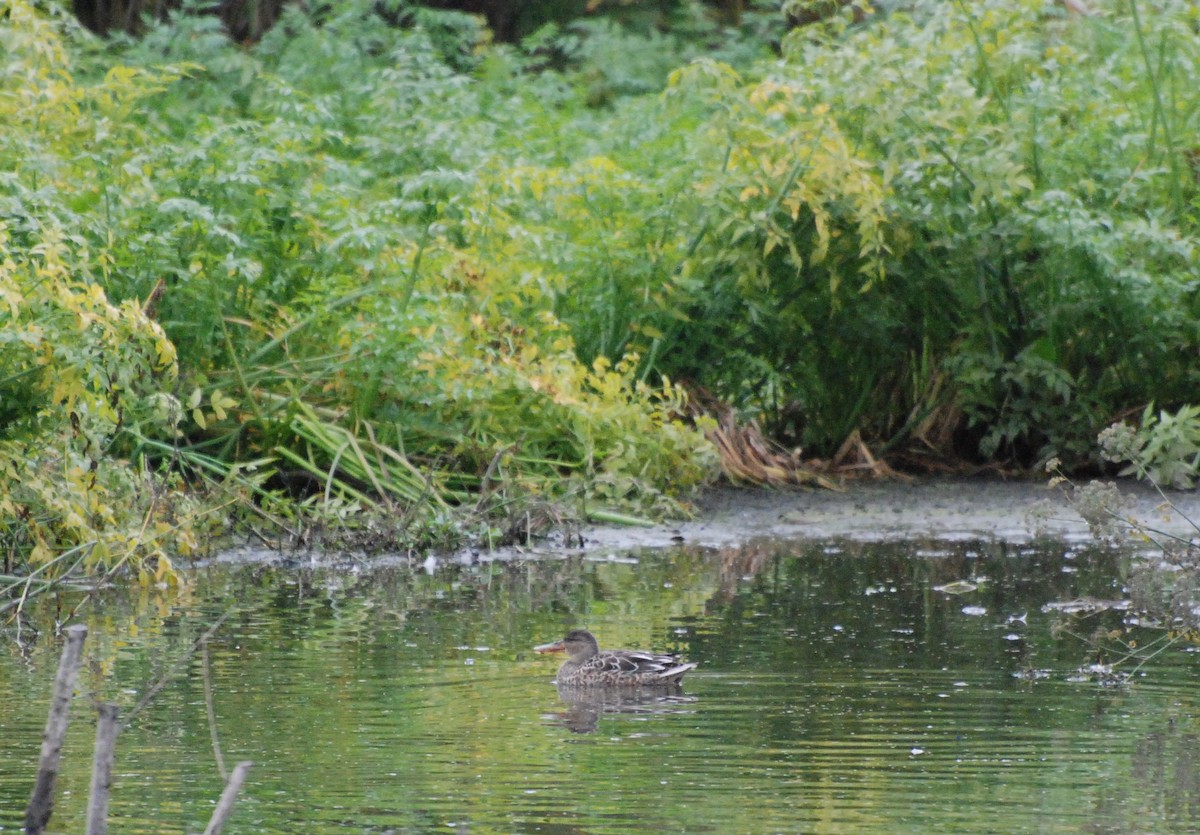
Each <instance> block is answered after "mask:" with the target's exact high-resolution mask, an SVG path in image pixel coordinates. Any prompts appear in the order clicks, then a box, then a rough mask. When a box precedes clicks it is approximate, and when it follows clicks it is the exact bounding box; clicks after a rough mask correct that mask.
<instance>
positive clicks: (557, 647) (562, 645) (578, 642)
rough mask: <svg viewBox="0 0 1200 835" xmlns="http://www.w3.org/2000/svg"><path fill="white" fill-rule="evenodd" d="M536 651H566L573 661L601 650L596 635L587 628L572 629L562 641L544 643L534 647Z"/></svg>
mask: <svg viewBox="0 0 1200 835" xmlns="http://www.w3.org/2000/svg"><path fill="white" fill-rule="evenodd" d="M533 651H534V652H565V653H566V654H567V655H569V656H571V660H572V661H581V660H583V659H584V658H590V657H592V656H593V655H595V654H596V653H598V652H599V651H600V645H599V644H597V643H596V638H595V636H593V635H592V633H591V632H588V631H587V630H586V629H572V630H571V631H570V632H568V633H567V636H566V637H565V638H563V639H562V640H561V641H555V642H554V643H552V644H542V645H540V646H536V647H534V648H533Z"/></svg>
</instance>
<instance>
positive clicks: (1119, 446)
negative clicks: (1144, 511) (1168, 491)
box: [1100, 403, 1200, 490]
mask: <svg viewBox="0 0 1200 835" xmlns="http://www.w3.org/2000/svg"><path fill="white" fill-rule="evenodd" d="M1100 449H1101V454H1102V455H1103V456H1104V458H1105V459H1106V460H1108V461H1114V462H1117V463H1123V462H1129V463H1128V466H1126V467H1125V468H1124V469H1123V470H1121V475H1136V476H1137V477H1138V478H1140V479H1143V480H1146V481H1150V482H1153V483H1154V484H1159V485H1163V486H1165V487H1174V488H1176V489H1179V490H1190V489H1192V488H1193V487H1195V485H1196V478H1197V476H1198V475H1200V406H1182V407H1180V409H1179V411H1177V412H1175V413H1174V414H1172V413H1171V412H1168V411H1166V410H1165V409H1163V410H1160V411H1159V412H1158V413H1157V414H1155V411H1154V404H1153V403H1151V404H1149V405H1148V406H1146V408H1145V410H1144V411H1143V412H1142V417H1141V420H1140V421H1139V423H1138V426H1137V428H1133V427H1130V426H1129V425H1128V424H1125V423H1114V424H1113V425H1112V426H1110V427H1108V428H1107V429H1105V430H1104V431H1103V432H1101V433H1100Z"/></svg>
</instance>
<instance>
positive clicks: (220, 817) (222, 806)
mask: <svg viewBox="0 0 1200 835" xmlns="http://www.w3.org/2000/svg"><path fill="white" fill-rule="evenodd" d="M252 765H254V763H253V762H252V761H250V760H243V761H242V762H240V763H238V764H237V765H236V766H234V768H233V774H230V775H229V782H228V783H226V784H225V791H223V792H221V799H220V800H219V801H217V808H216V809H215V810H213V816H212V819H211V820H209V822H208V828H206V829H205V830H204V835H218V833H219V832H220V831H221V830H222V829H223V828H224V827H225V821H227V820H228V819H229V815H230V813H231V812H233V804H234V803H236V802H237V796H238V792H239V791H240V790H241V788H242V782H243V781H244V780H245V779H246V772H248V771H249V770H250V766H252Z"/></svg>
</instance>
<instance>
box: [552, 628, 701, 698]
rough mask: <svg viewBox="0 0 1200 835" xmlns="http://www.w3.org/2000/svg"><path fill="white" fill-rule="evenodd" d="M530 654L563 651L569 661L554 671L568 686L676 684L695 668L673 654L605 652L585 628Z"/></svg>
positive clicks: (613, 650) (628, 650)
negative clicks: (556, 671)
mask: <svg viewBox="0 0 1200 835" xmlns="http://www.w3.org/2000/svg"><path fill="white" fill-rule="evenodd" d="M533 651H534V652H565V653H566V654H567V655H568V656H570V657H569V658H567V660H566V661H564V662H563V664H562V666H561V667H559V668H558V679H557V681H558V683H559V684H561V685H567V686H569V687H580V686H588V685H600V686H613V685H616V686H633V687H646V686H650V685H655V684H672V685H677V684H679V680H680V679H682V678H683V674H684V673H686V672H687V671H688V670H694V669H696V665H695V664H691V663H688V664H684V663H682V662H681V661H680V660H679V657H678V656H675V655H658V654H655V653H651V652H639V651H638V650H632V649H606V650H604V651H603V652H601V651H600V645H599V644H597V643H596V639H595V638H594V637H593V636H592V633H591V632H588V631H587V630H586V629H572V630H571V631H570V632H568V633H567V637H565V638H563V639H562V640H561V641H555V642H554V643H552V644H542V645H541V646H538V647H534V648H533Z"/></svg>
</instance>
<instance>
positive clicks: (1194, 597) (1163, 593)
mask: <svg viewBox="0 0 1200 835" xmlns="http://www.w3.org/2000/svg"><path fill="white" fill-rule="evenodd" d="M1133 438H1134V436H1133V433H1132V432H1131V431H1130V430H1129V429H1128V427H1122V426H1114V427H1112V428H1110V429H1109V430H1106V432H1105V433H1103V434H1102V435H1101V443H1102V444H1103V445H1104V448H1105V454H1106V455H1109V456H1110V457H1113V458H1116V456H1117V451H1118V450H1124V451H1125V452H1124V453H1122V454H1127V453H1128V451H1129V449H1130V448H1131V444H1132V445H1134V446H1136V443H1135V442H1134V440H1133ZM1057 463H1058V462H1057V461H1054V460H1052V461H1050V463H1049V465H1048V469H1049V471H1050V472H1051V473H1053V474H1054V477H1053V479H1052V480H1051V484H1052V485H1055V486H1059V487H1062V488H1063V491H1064V494H1065V495H1066V496H1067V498H1068V500H1069V501H1070V502H1071V504H1072V505H1073V506H1074V507H1075V508H1076V510H1078V511H1079V514H1080V515H1081V516H1082V517H1083V519H1084V520H1085V521H1086V522H1087V524H1088V527H1089V529H1090V530H1091V531H1092V533H1093V535H1094V536H1096V538H1097V539H1099V540H1101V541H1104V542H1110V543H1119V544H1125V545H1130V544H1132V545H1135V546H1136V547H1137V553H1136V556H1135V557H1134V561H1133V564H1132V566H1131V567H1130V568H1129V570H1128V571H1127V572H1126V573H1127V579H1126V583H1125V585H1124V586H1123V587H1122V588H1121V592H1122V593H1123V594H1122V595H1116V596H1117V597H1123V596H1124V593H1127V594H1128V597H1129V603H1130V604H1131V606H1132V608H1133V610H1134V613H1135V614H1134V615H1132V616H1130V617H1128V618H1126V619H1125V623H1128V624H1136V625H1137V626H1139V627H1155V628H1158V629H1164V630H1166V631H1167V635H1168V638H1169V640H1168V641H1167V642H1166V645H1165V646H1164V644H1163V642H1162V641H1152V642H1150V643H1149V644H1147V645H1142V646H1139V645H1138V643H1137V642H1136V641H1135V642H1130V641H1129V640H1128V639H1127V637H1126V634H1125V633H1126V631H1127V630H1125V629H1121V628H1118V629H1113V630H1104V629H1098V630H1095V631H1094V632H1092V633H1091V634H1092V639H1093V643H1094V644H1095V645H1096V647H1097V651H1098V652H1100V653H1102V654H1103V653H1105V652H1107V654H1108V655H1111V656H1113V657H1115V658H1116V659H1118V660H1120V661H1121V662H1127V663H1126V666H1132V665H1134V664H1136V665H1137V666H1138V667H1140V666H1141V664H1142V663H1144V662H1145V661H1146V660H1148V659H1149V658H1152V657H1153V656H1154V655H1156V654H1157V653H1158V652H1161V651H1162V650H1163V649H1165V648H1166V647H1167V646H1170V645H1171V644H1172V643H1174V642H1175V641H1177V640H1181V639H1186V640H1189V641H1191V642H1193V643H1200V547H1197V544H1196V541H1195V537H1194V534H1195V533H1200V525H1197V524H1196V522H1195V521H1193V520H1191V519H1188V518H1187V516H1186V515H1185V514H1184V513H1183V512H1182V511H1181V510H1180V509H1179V508H1178V507H1176V506H1175V505H1174V504H1173V503H1172V502H1171V501H1170V499H1168V498H1167V496H1166V494H1165V493H1163V491H1162V490H1161V489H1160V488H1159V486H1158V484H1157V482H1156V481H1155V480H1154V479H1153V478H1152V477H1150V475H1149V473H1148V471H1147V470H1145V469H1141V471H1140V475H1141V476H1142V477H1143V478H1146V479H1147V480H1149V481H1150V483H1151V485H1152V487H1153V488H1154V489H1155V490H1157V491H1158V494H1159V496H1160V497H1161V498H1162V504H1161V505H1160V508H1159V510H1160V511H1162V512H1163V513H1164V516H1166V517H1170V516H1175V517H1177V518H1181V519H1183V520H1185V521H1186V522H1187V523H1188V524H1189V525H1190V527H1191V530H1192V531H1193V532H1194V533H1193V536H1187V535H1181V534H1178V533H1172V532H1170V531H1167V530H1163V529H1160V528H1157V527H1155V525H1154V523H1153V522H1145V521H1141V520H1138V519H1135V518H1131V517H1129V516H1128V515H1126V514H1124V513H1122V508H1121V494H1120V492H1119V491H1118V490H1117V489H1116V487H1115V486H1114V485H1113V484H1111V483H1103V482H1093V483H1091V484H1087V485H1082V486H1078V485H1075V484H1074V483H1072V482H1071V481H1070V480H1069V479H1067V478H1066V477H1065V476H1063V475H1062V473H1061V472H1060V471H1059V470H1058V466H1057ZM1135 466H1136V464H1135ZM1100 608H1108V607H1107V606H1101V607H1100ZM1105 648H1107V649H1105Z"/></svg>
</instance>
